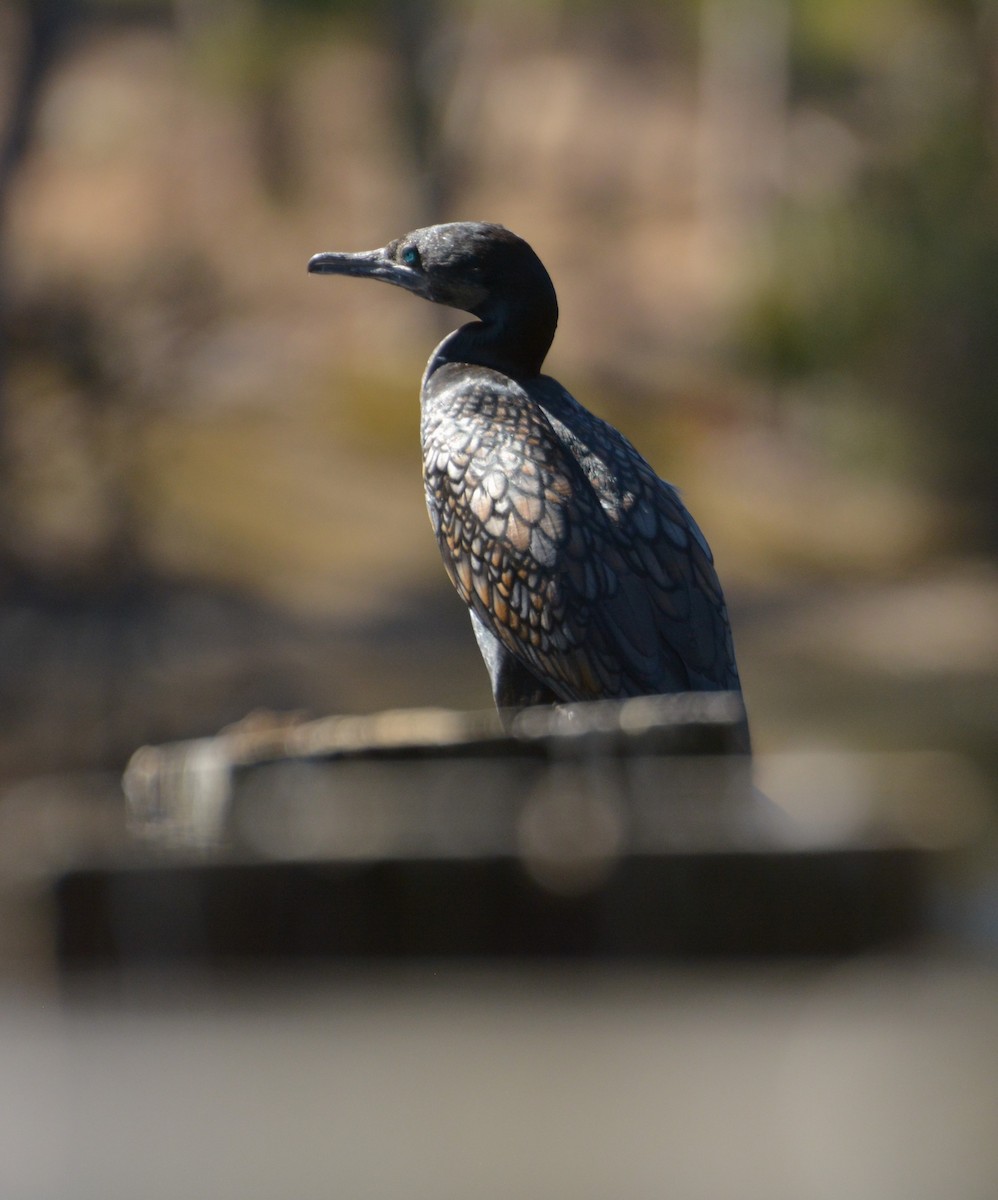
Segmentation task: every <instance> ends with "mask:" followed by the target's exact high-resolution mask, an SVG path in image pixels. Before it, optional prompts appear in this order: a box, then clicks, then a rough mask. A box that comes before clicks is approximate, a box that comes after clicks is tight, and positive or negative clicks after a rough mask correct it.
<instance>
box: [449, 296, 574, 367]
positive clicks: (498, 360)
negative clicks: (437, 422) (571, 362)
mask: <svg viewBox="0 0 998 1200" xmlns="http://www.w3.org/2000/svg"><path fill="white" fill-rule="evenodd" d="M479 315H480V316H481V320H479V321H472V322H470V323H469V324H467V325H462V326H461V328H460V329H455V330H454V332H453V333H451V334H449V335H448V336H447V337H446V338H444V340H443V341H442V342H441V343H440V345H439V346H438V347H437V349H436V351H435V353H434V355H433V357H432V358H431V359H430V362H429V365H428V366H427V371H426V374H427V377H429V376H430V375H432V374H433V372H434V371H435V370H436V369H437V367H440V366H443V364H444V363H449V362H461V363H469V364H474V365H475V366H481V367H491V368H493V370H496V371H502V373H503V374H504V375H509V376H510V377H511V378H513V379H533V378H534V377H535V376H537V375H539V374H540V371H541V366H542V365H543V363H544V357H545V355H546V354H547V352H548V350H550V348H551V343H552V342H553V341H554V331H555V328H556V327H557V324H558V313H557V309H555V311H554V313H552V312H551V311H550V309H548V308H541V307H540V306H528V305H524V306H522V307H521V308H518V309H512V308H509V307H506V306H503V307H501V308H499V307H497V308H496V309H495V310H493V311H489V310H487V309H486V310H485V311H483V312H482V313H480V314H479Z"/></svg>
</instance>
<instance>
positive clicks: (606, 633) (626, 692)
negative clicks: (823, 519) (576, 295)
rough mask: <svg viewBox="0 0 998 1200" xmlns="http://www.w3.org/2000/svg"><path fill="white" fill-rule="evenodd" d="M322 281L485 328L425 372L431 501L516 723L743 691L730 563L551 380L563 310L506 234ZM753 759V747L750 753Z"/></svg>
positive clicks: (499, 229)
mask: <svg viewBox="0 0 998 1200" xmlns="http://www.w3.org/2000/svg"><path fill="white" fill-rule="evenodd" d="M308 269H309V271H310V272H314V273H317V274H325V275H357V276H365V277H368V278H371V279H382V280H384V281H385V282H386V283H393V284H395V285H396V286H398V287H402V288H405V289H406V290H407V291H410V292H415V293H416V295H418V296H422V297H424V299H427V300H432V301H433V302H434V303H436V304H444V305H447V306H449V307H451V308H457V309H461V310H463V311H465V312H469V313H471V314H473V315H474V316H475V317H477V318H478V320H477V321H474V322H471V323H470V324H467V325H462V326H461V328H460V329H456V330H455V331H454V332H453V333H451V334H450V335H449V336H448V337H446V338H444V340H443V341H442V342H441V343H440V345H439V346H438V347H437V348H436V350H434V352H433V354H432V356H431V358H430V361H429V363H428V364H427V367H426V371H425V373H424V375H423V382H422V391H421V434H422V443H423V469H424V481H425V489H426V504H427V508H428V509H429V513H430V520H431V522H432V524H433V530H434V533H435V534H436V538H437V543H438V545H439V547H440V553H441V555H442V557H443V561H444V566H445V567H446V569H447V573H448V575H449V576H450V579H451V582H452V583H453V585H454V587H455V588H456V589H457V591H458V593H459V594H460V596H461V598H462V599H463V600H464V602H465V604H467V606H468V608H469V609H470V611H471V620H472V624H473V626H474V630H475V636H476V638H477V640H478V645H479V647H480V649H481V652H482V656H483V658H484V659H485V663H486V666H487V667H488V671H489V676H490V678H491V681H492V692H493V695H494V697H495V702H496V706H497V707H498V709H499V711H500V714H502V715H504V716H508V714H509V710H514V711H515V710H518V709H521V708H524V707H526V706H529V705H535V704H555V703H563V702H568V701H576V700H599V699H607V698H622V697H625V696H637V695H649V694H656V693H661V692H683V691H736V692H737V691H740V684H739V679H738V669H737V667H736V665H735V654H734V648H733V645H732V640H731V628H730V625H729V623H728V614H727V610H726V608H725V603H724V596H723V594H722V592H721V585H720V583H719V582H718V579H717V574H716V573H715V571H714V562H713V556H712V554H711V551H710V548H709V547H708V545H707V542H706V540H705V538H704V536H703V534H702V533H701V532H700V529H699V527H698V526H697V524H696V522H695V521H694V520H693V518H692V516H690V514H689V513H688V512H687V510H686V508H685V506H684V505H683V503H682V501H681V500H680V498H679V495H678V493H677V492H676V489H675V488H674V487H673V486H672V485H671V484H669V483H665V482H664V481H663V480H661V479H659V477H658V476H657V475H656V473H655V472H654V471H653V470H652V468H651V467H650V466H649V465H648V463H647V462H645V460H644V459H643V458H642V457H641V455H640V454H639V453H638V452H637V450H635V449H634V447H633V446H632V445H631V443H630V442H629V441H628V440H627V439H626V438H625V437H624V436H623V435H622V434H620V433H618V432H617V430H616V429H614V428H613V426H611V425H609V424H607V423H606V422H605V421H603V420H601V419H600V418H599V417H597V416H594V415H593V414H592V413H590V412H589V411H588V410H587V409H585V408H583V407H582V405H581V404H579V403H578V402H577V401H576V400H574V399H573V398H572V396H570V395H569V393H568V392H567V391H566V390H565V389H564V388H563V387H562V386H561V385H560V384H559V383H557V382H556V381H555V380H554V379H552V378H550V377H549V376H547V375H542V374H541V365H542V363H543V362H544V357H545V355H546V354H547V352H548V349H549V348H550V346H551V343H552V341H553V340H554V333H555V328H556V326H557V323H558V301H557V298H556V296H555V290H554V285H553V284H552V282H551V278H550V276H549V275H548V273H547V271H546V270H545V268H544V265H543V264H542V263H541V261H540V259H539V258H538V257H537V255H536V254H535V253H534V251H533V250H532V249H531V247H530V246H529V245H528V244H527V243H526V242H525V241H523V240H522V239H521V238H519V237H517V236H516V235H515V234H513V233H510V232H509V230H507V229H505V228H504V227H503V226H501V225H490V224H482V223H479V222H460V223H455V224H448V225H433V226H430V227H429V228H426V229H417V230H415V231H414V232H413V233H408V234H406V235H405V236H404V237H401V238H398V239H396V240H395V241H392V242H389V243H388V245H387V246H384V247H383V248H382V249H380V250H370V251H365V252H362V253H358V254H340V253H323V254H316V255H315V256H314V257H313V258H312V259H311V260H310V261H309V264H308ZM746 748H747V742H746Z"/></svg>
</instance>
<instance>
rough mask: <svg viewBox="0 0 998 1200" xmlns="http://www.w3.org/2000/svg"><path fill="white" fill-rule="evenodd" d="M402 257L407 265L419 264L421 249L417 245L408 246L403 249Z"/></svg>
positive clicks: (415, 265)
mask: <svg viewBox="0 0 998 1200" xmlns="http://www.w3.org/2000/svg"><path fill="white" fill-rule="evenodd" d="M401 258H402V261H403V262H404V263H405V265H406V266H407V267H418V266H419V251H418V250H417V249H416V247H415V246H406V248H405V249H404V250H403V251H402V254H401Z"/></svg>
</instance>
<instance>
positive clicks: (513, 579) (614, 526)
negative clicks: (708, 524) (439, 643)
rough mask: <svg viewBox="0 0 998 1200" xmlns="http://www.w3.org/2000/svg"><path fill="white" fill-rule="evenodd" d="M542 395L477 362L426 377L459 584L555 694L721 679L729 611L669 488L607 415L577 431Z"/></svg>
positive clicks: (437, 494)
mask: <svg viewBox="0 0 998 1200" xmlns="http://www.w3.org/2000/svg"><path fill="white" fill-rule="evenodd" d="M550 382H551V383H552V384H553V381H550ZM546 383H547V381H545V384H546ZM553 386H554V387H557V385H553ZM542 390H544V391H546V390H547V388H546V386H545V387H544V388H543V389H542ZM559 390H560V389H559ZM564 396H565V397H567V399H568V400H569V401H571V397H568V394H567V393H564ZM538 400H541V397H538V396H535V395H533V394H532V393H531V392H528V391H527V390H525V389H524V388H523V387H522V386H521V385H519V384H517V383H515V382H513V381H512V380H510V379H509V378H507V377H506V376H504V375H502V374H500V373H499V372H495V371H491V370H488V369H486V368H477V369H475V371H474V376H473V378H472V379H471V380H469V378H468V373H467V368H460V369H457V368H455V369H453V370H452V369H451V368H450V367H449V366H445V367H443V368H441V369H439V370H438V371H436V372H434V374H433V375H432V376H431V377H430V378H429V379H428V380H427V384H426V389H425V391H424V405H423V448H424V478H425V484H426V493H427V506H428V508H429V511H430V515H431V520H432V521H433V525H434V530H435V533H436V536H437V542H438V544H439V546H440V550H441V554H442V557H443V560H444V565H445V566H446V568H447V571H448V574H449V575H450V577H451V580H452V582H453V584H454V586H455V588H456V589H457V591H458V592H459V594H460V595H461V596H462V597H463V599H464V600H465V602H466V603H467V604H468V606H469V607H470V608H471V610H472V612H473V613H475V614H476V615H477V617H478V618H479V620H481V621H482V622H483V623H484V624H485V625H486V626H487V627H488V628H489V629H491V630H492V631H493V633H494V634H495V636H496V637H497V638H498V639H499V641H500V642H501V643H502V644H503V645H504V646H505V647H506V648H507V649H508V650H509V651H510V652H511V653H512V654H514V655H515V656H516V657H517V658H518V659H519V660H520V661H521V662H523V663H524V664H525V665H526V666H527V667H528V668H529V669H530V670H531V671H532V672H533V674H535V675H536V676H537V677H538V678H539V679H541V680H542V681H543V682H544V683H546V684H547V685H548V686H549V687H550V688H551V689H552V691H553V692H555V693H556V694H557V695H558V696H559V697H560V698H562V699H565V700H577V699H593V698H599V697H609V696H626V695H636V694H644V693H649V692H661V691H677V690H684V689H687V688H689V687H691V686H698V687H705V686H708V687H725V686H729V684H728V681H727V679H726V678H725V679H717V680H714V679H713V678H712V677H711V676H710V675H708V674H706V673H705V670H706V669H707V668H710V667H716V660H717V659H718V658H719V657H720V658H723V657H724V653H725V652H724V650H723V648H722V650H721V651H718V650H717V648H716V646H715V645H714V642H715V641H716V639H717V636H718V632H717V630H718V622H719V621H720V628H721V631H722V635H723V631H724V630H725V629H726V616H724V605H723V599H721V597H720V588H719V587H718V585H717V580H716V576H715V575H714V573H713V566H712V564H711V561H710V552H709V550H708V549H707V547H706V543H705V542H703V538H702V535H701V534H699V530H696V528H695V526H694V525H692V519H691V518H689V517H688V514H686V510H685V509H684V508H683V506H682V504H681V502H680V501H679V499H678V497H677V496H676V494H675V492H674V491H673V490H672V489H671V488H669V487H668V485H666V484H663V483H662V482H661V481H660V480H658V478H657V476H655V474H654V472H652V471H651V468H650V467H647V464H645V463H644V460H643V459H641V458H640V456H638V455H637V452H636V451H634V450H633V448H629V443H626V442H625V441H624V440H623V439H622V438H620V435H616V436H617V438H618V439H620V440H619V443H618V442H615V441H614V440H613V439H612V438H611V437H610V434H609V433H608V432H606V431H610V430H611V427H610V426H608V425H604V423H600V424H599V425H594V426H592V428H591V429H590V430H588V433H589V434H591V435H593V436H590V437H589V441H588V443H587V442H585V435H586V434H587V430H586V428H585V423H584V422H583V421H581V420H580V419H576V420H574V426H575V427H576V428H574V430H573V427H572V425H570V424H569V423H567V422H566V421H565V419H564V418H565V417H566V416H568V417H570V418H572V417H573V414H572V413H570V412H568V411H567V410H566V411H565V412H561V411H560V410H559V411H555V410H556V409H558V405H557V404H552V405H550V406H549V407H550V411H546V410H545V409H544V408H542V407H540V405H539V403H536V402H535V401H538ZM571 404H572V405H575V408H577V409H579V412H580V413H585V410H584V409H581V407H580V406H578V405H576V404H575V401H571ZM561 407H562V408H564V407H565V406H564V405H562V406H561ZM586 416H590V417H591V414H586ZM591 420H592V421H594V422H595V421H596V420H597V419H596V418H591ZM601 427H603V428H601ZM613 432H615V431H613ZM596 434H599V437H597V436H595V435H596ZM602 442H605V443H606V447H603V446H602ZM586 446H588V449H586ZM600 449H602V450H603V453H602V454H598V453H595V451H597V450H600ZM631 456H633V457H634V458H635V459H636V460H637V463H638V464H640V466H638V465H635V464H633V463H632V461H631ZM641 467H643V468H645V469H646V471H647V475H648V478H646V476H645V473H644V471H643V470H641ZM603 476H605V478H603ZM632 477H633V478H632ZM622 485H623V486H624V487H625V490H624V491H623V492H621V494H620V496H619V497H618V496H617V494H616V490H618V489H619V488H620V487H621V486H622ZM632 485H633V486H632ZM694 530H695V532H693V531H694ZM700 576H702V577H703V579H702V580H701V579H700ZM718 613H720V618H719V616H718ZM705 617H706V618H707V622H706V627H705V628H704V629H697V628H696V626H698V625H703V623H704V619H705ZM701 643H702V644H701ZM727 644H728V646H729V647H730V633H728V634H727ZM728 657H729V659H730V663H731V669H732V670H733V663H734V659H733V656H731V655H730V652H729V653H728ZM735 678H736V679H737V676H735Z"/></svg>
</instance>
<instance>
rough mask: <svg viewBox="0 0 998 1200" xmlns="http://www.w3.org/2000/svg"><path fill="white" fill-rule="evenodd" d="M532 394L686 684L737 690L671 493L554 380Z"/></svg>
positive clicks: (723, 637) (711, 586) (704, 562)
mask: <svg viewBox="0 0 998 1200" xmlns="http://www.w3.org/2000/svg"><path fill="white" fill-rule="evenodd" d="M532 390H533V391H534V393H535V396H536V399H537V401H538V404H539V405H540V406H541V408H542V409H543V411H544V413H545V415H546V416H547V418H548V421H549V423H550V424H551V427H552V429H553V430H554V432H555V435H556V436H557V437H558V438H559V440H560V441H561V442H562V444H563V445H564V446H565V447H566V449H568V450H569V452H570V453H571V455H572V457H573V458H574V459H575V460H576V462H578V464H579V465H580V467H581V468H582V470H583V473H584V474H585V476H586V478H587V479H588V481H589V483H590V485H591V486H592V488H593V490H594V491H595V492H596V494H597V496H598V497H599V500H600V505H601V507H602V509H603V511H604V513H605V514H606V516H607V518H608V519H609V521H610V523H611V525H612V526H613V528H614V533H615V536H614V541H615V544H616V545H617V547H618V548H619V550H620V553H621V555H622V557H623V558H624V561H625V563H626V566H627V569H628V570H629V572H630V573H632V574H633V575H634V576H635V577H636V578H638V579H640V580H641V582H642V584H643V587H644V589H645V591H646V593H647V595H648V597H649V599H650V601H651V604H652V608H653V611H654V614H655V625H656V628H657V631H658V635H659V637H660V639H661V640H662V642H663V643H665V644H667V645H669V646H670V647H672V648H673V649H674V650H675V651H676V652H677V653H678V655H679V656H680V658H681V659H682V662H683V665H684V668H685V670H686V672H687V675H688V684H689V686H690V687H692V688H694V689H704V690H713V689H731V690H734V691H737V690H740V686H741V685H740V682H739V678H738V668H737V666H736V662H735V652H734V644H733V641H732V637H731V624H730V621H729V619H728V612H727V606H726V605H725V602H724V593H723V591H722V589H721V584H720V581H719V579H718V577H717V572H716V570H715V568H714V556H713V554H712V553H711V550H710V546H709V545H708V544H707V540H706V538H705V537H704V535H703V532H702V531H701V529H700V527H699V525H697V523H696V521H695V520H694V519H693V516H692V514H691V513H690V512H689V511H688V510H687V508H686V506H685V505H684V504H683V502H682V499H681V498H680V495H679V492H678V491H677V490H676V488H674V487H673V486H672V485H671V484H669V483H666V482H665V480H663V479H660V478H659V476H658V475H657V474H656V472H655V471H654V469H653V468H652V467H651V466H650V465H649V463H648V462H647V461H646V460H645V459H644V458H643V457H642V456H641V454H639V453H638V451H637V450H636V449H635V448H634V446H633V445H632V444H631V443H630V442H629V441H628V439H627V438H626V437H624V435H623V434H622V433H620V432H619V431H618V430H617V429H615V428H614V427H613V426H612V425H610V424H608V423H607V422H606V421H603V420H601V419H600V418H599V417H597V416H595V415H594V414H593V413H591V412H589V410H588V409H586V408H583V406H582V405H581V404H579V403H578V401H576V400H575V399H574V398H573V397H572V396H571V395H570V394H569V393H568V392H567V391H566V390H565V389H564V388H563V387H562V386H561V384H559V383H557V381H555V380H553V379H550V378H548V377H546V376H542V377H541V378H540V379H539V380H538V381H537V384H536V385H535V387H534V388H533V389H532Z"/></svg>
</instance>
